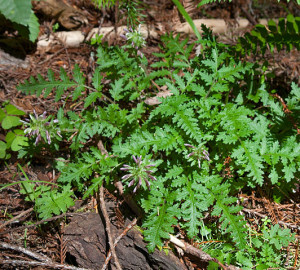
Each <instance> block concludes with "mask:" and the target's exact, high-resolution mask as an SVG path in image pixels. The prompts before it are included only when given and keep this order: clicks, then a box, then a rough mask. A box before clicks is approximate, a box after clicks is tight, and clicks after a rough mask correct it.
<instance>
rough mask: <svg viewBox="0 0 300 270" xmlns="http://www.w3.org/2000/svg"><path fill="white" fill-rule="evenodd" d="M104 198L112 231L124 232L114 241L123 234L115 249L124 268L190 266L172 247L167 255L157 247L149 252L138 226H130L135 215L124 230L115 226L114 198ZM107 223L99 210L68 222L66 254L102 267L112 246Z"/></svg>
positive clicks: (184, 269)
mask: <svg viewBox="0 0 300 270" xmlns="http://www.w3.org/2000/svg"><path fill="white" fill-rule="evenodd" d="M105 202H106V207H107V211H108V213H109V216H110V219H111V225H112V228H111V229H112V232H113V234H114V235H122V236H123V237H118V238H116V240H115V242H114V245H115V244H116V241H117V240H118V239H119V238H121V239H120V240H119V242H118V245H116V253H117V254H118V259H119V261H120V263H121V264H122V267H123V269H131V270H140V269H143V270H152V269H164V270H187V269H188V267H186V266H185V265H183V264H182V263H181V262H180V260H179V259H178V258H177V257H176V256H175V255H174V254H173V253H172V252H171V251H170V252H169V255H166V254H165V252H164V251H158V250H155V251H154V252H153V253H149V252H148V250H147V247H146V245H147V244H146V243H145V242H144V241H143V237H142V234H141V232H140V231H138V230H137V229H136V228H132V229H131V230H129V229H130V228H131V227H132V225H133V224H135V222H136V221H135V219H134V220H133V221H129V220H127V221H126V225H125V226H126V228H128V229H125V230H121V229H119V228H118V227H117V226H115V223H116V222H115V221H114V219H115V217H114V216H113V213H114V210H113V209H114V207H115V205H114V203H113V202H109V201H105ZM104 223H105V221H103V220H102V219H101V217H100V215H99V214H97V213H91V212H90V213H82V214H81V215H80V216H75V217H74V218H72V219H71V222H70V223H69V224H68V226H66V228H65V229H66V230H65V235H64V236H65V238H66V239H68V241H67V254H68V255H69V256H70V257H71V258H72V260H73V262H75V261H76V265H77V266H78V267H84V268H89V269H101V268H102V266H103V264H104V263H105V261H106V258H107V257H109V256H110V253H108V252H107V251H108V249H109V247H108V245H107V236H106V232H105V226H104ZM124 233H125V235H124ZM106 254H108V256H106ZM68 255H67V259H66V260H67V261H68ZM111 269H116V268H115V267H114V265H111Z"/></svg>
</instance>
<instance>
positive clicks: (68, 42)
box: [38, 19, 267, 48]
mask: <svg viewBox="0 0 300 270" xmlns="http://www.w3.org/2000/svg"><path fill="white" fill-rule="evenodd" d="M194 23H195V25H196V27H197V29H198V30H199V32H200V33H201V32H202V30H201V25H202V24H205V25H206V26H207V27H210V28H211V29H212V31H213V32H214V33H218V34H221V33H225V32H227V31H228V30H229V29H230V27H231V26H228V25H227V24H226V23H225V21H224V20H221V19H201V20H194ZM259 23H260V24H263V25H267V20H265V19H262V20H260V21H259ZM249 25H250V23H249V21H248V20H246V19H240V20H237V23H236V25H235V26H234V29H235V30H242V29H245V28H247V27H248V26H249ZM155 27H156V28H154V26H150V25H142V26H141V34H142V35H143V37H144V38H146V39H147V38H151V39H158V37H159V34H158V32H157V31H156V29H162V28H163V25H160V24H157V25H155ZM125 28H126V26H124V25H123V26H119V27H118V29H117V33H115V29H114V27H113V26H111V27H101V29H100V30H99V28H93V29H92V30H91V31H90V32H89V33H88V34H87V36H86V37H85V36H84V34H83V33H82V32H81V31H71V32H70V31H69V32H67V31H61V32H57V33H54V34H52V35H50V37H49V36H48V35H43V36H41V37H40V38H39V41H38V48H43V47H44V48H45V47H51V46H53V45H54V44H55V43H58V42H57V40H58V39H59V40H61V41H63V42H64V45H65V46H66V47H78V46H80V44H81V43H82V42H83V41H89V40H90V39H91V38H93V37H95V35H96V34H98V35H102V36H103V40H108V39H110V38H112V37H114V36H116V35H117V36H120V34H124V29H125ZM231 28H232V27H231ZM172 29H173V31H174V33H181V34H184V35H194V32H193V30H192V29H191V27H190V25H189V24H188V23H182V24H176V25H174V26H173V27H172Z"/></svg>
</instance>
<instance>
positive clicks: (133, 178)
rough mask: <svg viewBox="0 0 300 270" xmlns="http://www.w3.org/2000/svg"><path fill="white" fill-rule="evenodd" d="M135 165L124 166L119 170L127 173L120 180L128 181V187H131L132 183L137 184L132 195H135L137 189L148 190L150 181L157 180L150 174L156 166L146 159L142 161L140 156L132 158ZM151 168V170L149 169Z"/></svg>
mask: <svg viewBox="0 0 300 270" xmlns="http://www.w3.org/2000/svg"><path fill="white" fill-rule="evenodd" d="M132 158H133V160H134V162H135V164H134V166H129V165H127V164H124V165H123V167H122V168H121V169H120V170H121V171H128V174H126V175H124V176H123V177H122V180H127V181H130V182H129V184H128V187H131V186H132V185H133V184H134V183H136V182H137V184H136V186H135V188H134V190H133V193H135V192H136V191H137V190H138V188H139V187H141V186H142V187H144V188H146V186H147V187H148V189H149V190H150V185H151V183H150V182H149V179H151V180H153V181H154V180H155V181H156V180H157V179H156V178H155V177H154V176H153V175H152V174H153V173H154V172H155V171H156V168H155V167H156V165H155V164H151V163H150V162H149V161H148V160H147V159H145V160H142V156H139V157H135V156H132ZM151 168H152V169H151Z"/></svg>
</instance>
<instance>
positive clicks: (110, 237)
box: [100, 185, 122, 270]
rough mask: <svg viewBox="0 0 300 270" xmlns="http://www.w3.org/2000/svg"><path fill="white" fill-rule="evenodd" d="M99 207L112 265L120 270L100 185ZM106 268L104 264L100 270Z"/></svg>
mask: <svg viewBox="0 0 300 270" xmlns="http://www.w3.org/2000/svg"><path fill="white" fill-rule="evenodd" d="M100 207H101V211H102V214H103V217H104V219H105V227H106V232H107V236H108V243H109V246H110V250H111V253H112V257H113V258H114V263H115V265H116V267H117V269H118V270H122V267H121V265H120V263H119V260H118V258H117V254H116V250H115V247H114V242H113V238H112V234H111V228H110V221H109V217H108V213H107V210H106V207H105V201H104V192H103V185H101V187H100ZM106 266H107V265H105V264H104V265H103V267H102V270H105V269H106Z"/></svg>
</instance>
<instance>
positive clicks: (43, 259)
mask: <svg viewBox="0 0 300 270" xmlns="http://www.w3.org/2000/svg"><path fill="white" fill-rule="evenodd" d="M0 247H1V248H5V249H10V250H14V251H18V252H21V253H23V254H26V255H27V256H29V257H31V258H34V259H36V260H38V261H41V262H48V263H49V262H51V260H50V259H49V258H48V257H46V256H45V255H41V254H38V253H35V252H33V251H31V250H28V249H26V248H22V247H19V246H15V245H11V244H8V243H4V242H0Z"/></svg>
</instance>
